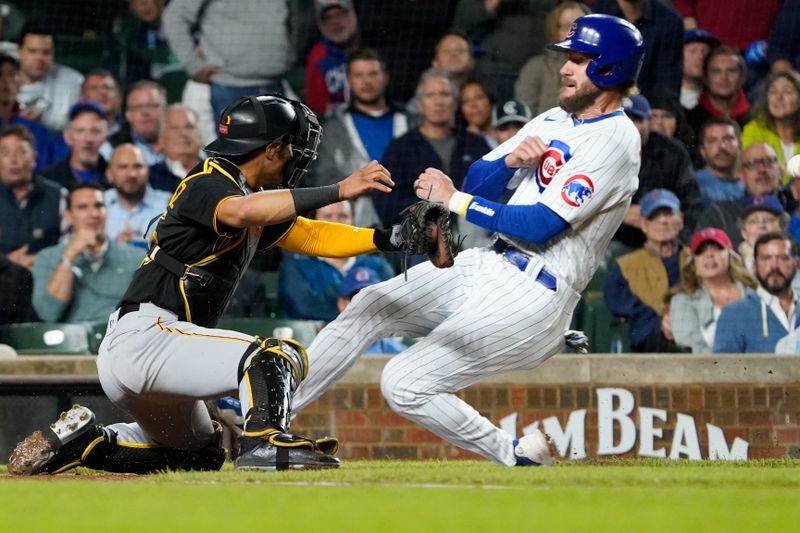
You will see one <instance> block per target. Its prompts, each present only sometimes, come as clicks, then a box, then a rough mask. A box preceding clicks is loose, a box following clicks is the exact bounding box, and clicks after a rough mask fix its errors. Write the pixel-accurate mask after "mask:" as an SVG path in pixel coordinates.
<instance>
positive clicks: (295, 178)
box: [204, 94, 322, 188]
mask: <svg viewBox="0 0 800 533" xmlns="http://www.w3.org/2000/svg"><path fill="white" fill-rule="evenodd" d="M321 135H322V127H321V126H320V125H319V121H318V120H317V116H316V115H315V114H314V112H313V111H311V110H310V109H309V108H308V107H306V106H305V105H304V104H302V103H301V102H298V101H296V100H291V99H289V98H285V97H283V96H281V95H279V94H264V95H259V96H242V97H241V98H239V99H238V100H236V101H235V102H233V103H232V104H230V105H229V106H228V107H226V108H225V110H224V111H223V112H222V115H221V116H220V117H219V123H218V124H217V139H216V140H214V141H213V142H212V143H210V144H209V145H208V146H206V147H205V148H204V150H205V151H206V152H207V153H209V154H211V155H215V156H223V157H224V156H241V155H246V154H249V153H251V152H254V151H255V150H258V149H259V148H263V147H264V146H267V145H268V144H270V143H276V142H278V143H285V144H289V145H291V147H292V159H291V160H290V161H289V163H287V164H286V166H285V167H284V170H283V175H284V178H283V186H284V187H287V188H293V187H295V186H296V185H297V184H298V183H299V181H300V179H301V178H302V177H303V175H304V174H305V173H306V172H307V171H308V166H309V165H310V164H311V161H313V160H314V159H316V157H317V145H318V144H319V140H320V137H321Z"/></svg>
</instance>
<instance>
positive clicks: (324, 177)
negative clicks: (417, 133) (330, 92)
mask: <svg viewBox="0 0 800 533" xmlns="http://www.w3.org/2000/svg"><path fill="white" fill-rule="evenodd" d="M347 83H348V85H349V86H350V98H351V103H350V106H349V107H348V108H347V109H345V110H340V111H338V112H336V113H334V115H333V116H332V117H331V118H330V119H329V120H328V121H327V122H326V123H325V142H324V143H322V144H321V145H320V152H319V158H318V161H317V163H316V167H315V168H314V169H313V170H312V175H311V176H309V180H308V183H309V184H310V185H317V186H319V185H328V184H330V183H335V182H336V181H338V180H340V179H341V178H342V177H343V176H347V175H348V174H349V173H351V172H353V171H354V170H356V169H358V168H361V167H363V166H364V165H366V164H367V163H369V162H370V161H371V160H375V161H380V160H381V159H382V158H383V155H384V152H385V151H386V148H387V146H389V143H390V142H391V141H392V140H393V139H395V138H396V137H399V136H400V135H403V134H404V133H406V131H407V130H408V122H407V120H406V115H405V114H404V113H403V112H402V111H401V110H400V109H397V108H395V107H393V106H391V105H389V103H388V102H387V101H386V87H387V85H388V83H389V74H388V72H387V70H386V65H385V64H384V63H383V60H382V59H381V58H380V56H379V55H378V53H377V52H375V51H374V50H370V49H362V50H356V51H355V52H353V53H352V54H351V55H350V56H349V57H348V59H347ZM354 220H355V223H356V225H359V226H373V225H376V224H378V223H379V220H378V218H377V215H376V214H375V208H374V206H373V204H372V200H371V199H370V198H369V197H368V196H367V197H361V198H358V199H357V200H356V202H355V208H354Z"/></svg>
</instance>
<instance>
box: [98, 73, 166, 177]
mask: <svg viewBox="0 0 800 533" xmlns="http://www.w3.org/2000/svg"><path fill="white" fill-rule="evenodd" d="M166 106H167V93H166V91H165V90H164V88H163V87H162V86H161V85H159V84H157V83H156V82H154V81H150V80H142V81H137V82H136V83H134V84H133V85H132V86H131V88H130V89H129V90H128V95H127V97H126V98H125V121H126V125H125V127H124V128H122V129H121V130H120V131H119V132H117V134H116V135H114V136H112V137H111V138H110V139H109V141H110V142H111V144H112V146H115V147H116V146H119V145H120V144H123V143H129V142H132V143H134V144H135V145H136V146H138V147H139V148H140V149H141V150H142V152H143V153H144V155H145V159H146V160H147V164H148V165H155V164H156V163H159V162H161V161H163V160H164V156H163V154H161V152H160V150H159V146H158V138H159V136H160V135H161V126H162V125H163V123H164V110H165V109H166Z"/></svg>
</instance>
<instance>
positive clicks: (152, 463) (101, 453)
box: [81, 422, 225, 474]
mask: <svg viewBox="0 0 800 533" xmlns="http://www.w3.org/2000/svg"><path fill="white" fill-rule="evenodd" d="M213 424H214V436H213V437H212V438H211V442H209V443H208V444H207V445H206V446H204V447H203V448H200V449H199V450H180V449H177V448H167V447H163V446H155V445H154V446H148V445H138V444H137V445H130V444H120V443H118V442H117V435H116V433H115V432H114V431H112V430H110V429H108V428H106V429H105V432H106V438H104V439H103V440H98V441H96V442H94V443H93V444H92V446H90V447H89V448H87V449H86V451H85V452H84V454H83V458H82V460H81V465H82V466H85V467H88V468H94V469H96V470H105V471H106V472H119V473H127V474H150V473H153V472H163V471H166V470H219V469H220V468H222V464H223V463H224V462H225V449H224V448H223V447H222V426H220V425H219V423H217V422H213Z"/></svg>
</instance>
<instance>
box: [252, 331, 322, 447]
mask: <svg viewBox="0 0 800 533" xmlns="http://www.w3.org/2000/svg"><path fill="white" fill-rule="evenodd" d="M254 352H255V353H254ZM251 354H252V355H251ZM248 359H249V364H247V366H246V367H245V366H244V365H245V362H246V361H247V360H248ZM240 369H242V370H241V371H240V376H239V377H240V379H239V382H240V383H241V382H242V380H244V381H245V383H246V384H247V388H248V391H249V393H250V399H251V407H250V409H249V410H248V412H247V413H244V433H243V435H244V436H245V437H263V436H267V435H269V434H271V433H275V432H278V433H285V432H286V431H287V430H288V427H289V418H290V416H291V398H292V393H294V391H295V389H296V388H297V385H298V384H299V383H300V382H301V381H303V379H305V377H306V375H307V374H308V356H307V355H306V351H305V349H303V347H302V346H301V345H300V343H298V342H297V341H294V340H291V339H274V338H269V339H266V340H264V341H260V342H258V343H253V345H251V346H250V348H248V350H247V351H246V352H245V354H244V357H242V361H241V363H240Z"/></svg>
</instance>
